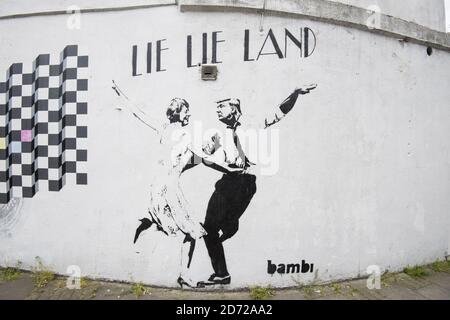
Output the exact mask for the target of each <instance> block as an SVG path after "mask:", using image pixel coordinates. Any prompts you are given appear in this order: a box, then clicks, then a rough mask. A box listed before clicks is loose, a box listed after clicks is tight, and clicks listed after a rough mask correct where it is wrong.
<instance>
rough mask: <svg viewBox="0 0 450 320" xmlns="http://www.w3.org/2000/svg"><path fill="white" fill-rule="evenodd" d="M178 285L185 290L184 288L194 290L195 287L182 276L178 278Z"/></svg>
mask: <svg viewBox="0 0 450 320" xmlns="http://www.w3.org/2000/svg"><path fill="white" fill-rule="evenodd" d="M177 283H178V284H179V285H180V287H181V288H183V286H186V287H189V288H193V286H192V285H191V284H190V283H189V282H187V281H186V280H184V279H183V278H182V277H181V276H179V277H178V279H177Z"/></svg>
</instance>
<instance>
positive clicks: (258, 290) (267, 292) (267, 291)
mask: <svg viewBox="0 0 450 320" xmlns="http://www.w3.org/2000/svg"><path fill="white" fill-rule="evenodd" d="M274 295H275V292H274V291H273V290H272V288H270V287H266V288H264V287H255V288H251V289H250V297H251V298H252V299H254V300H266V299H269V298H271V297H273V296H274Z"/></svg>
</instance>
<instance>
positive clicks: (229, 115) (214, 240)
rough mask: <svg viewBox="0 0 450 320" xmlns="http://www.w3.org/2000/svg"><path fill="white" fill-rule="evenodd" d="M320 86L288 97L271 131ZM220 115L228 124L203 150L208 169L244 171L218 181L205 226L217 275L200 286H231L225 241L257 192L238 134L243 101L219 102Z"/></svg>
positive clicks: (207, 243) (206, 242)
mask: <svg viewBox="0 0 450 320" xmlns="http://www.w3.org/2000/svg"><path fill="white" fill-rule="evenodd" d="M315 87H316V85H309V86H304V87H301V88H298V89H296V90H294V92H293V93H292V94H291V95H290V96H289V97H288V98H286V99H285V100H284V101H283V102H282V103H281V104H280V106H279V108H278V109H277V110H276V112H275V114H274V117H273V118H272V119H271V120H270V121H268V120H267V118H266V120H265V123H264V128H267V127H269V126H271V125H273V124H275V123H277V122H279V121H280V120H281V119H282V118H283V117H284V116H285V115H286V114H287V113H288V112H289V111H290V110H291V109H292V108H293V107H294V105H295V103H296V101H297V98H298V96H299V95H300V94H306V93H309V92H310V91H311V90H313V89H314V88H315ZM216 112H217V116H218V118H219V120H220V121H221V122H222V123H224V124H225V125H226V131H225V135H224V136H220V135H219V134H216V135H214V136H213V137H212V138H211V140H210V141H209V143H208V144H206V145H205V146H204V147H203V151H204V152H205V153H207V154H211V158H210V159H211V160H212V159H213V160H214V163H213V164H211V163H209V162H208V161H205V160H203V163H204V164H205V165H207V166H211V165H215V164H217V163H222V164H223V165H222V166H223V167H226V166H228V167H229V168H232V169H236V168H241V169H242V170H239V171H233V172H225V173H224V175H223V176H222V178H221V179H220V180H219V181H217V183H216V185H215V190H214V193H213V194H212V196H211V198H210V200H209V202H208V208H207V210H206V217H205V222H204V224H203V227H204V228H205V230H206V232H207V235H206V236H204V241H205V244H206V248H207V250H208V254H209V257H210V259H211V265H212V267H213V270H214V273H213V274H212V275H211V276H210V277H209V279H208V280H207V281H201V282H199V283H198V287H204V286H207V285H215V284H229V283H230V282H231V276H230V274H229V272H228V269H227V264H226V259H225V252H224V248H223V242H224V241H225V240H227V239H229V238H231V237H232V236H234V235H235V234H236V232H237V231H238V229H239V218H240V217H241V216H242V214H243V213H244V211H245V210H246V209H247V207H248V205H249V204H250V201H251V199H252V198H253V195H254V194H255V193H256V176H255V175H253V174H251V173H250V167H251V165H253V163H252V162H251V161H250V160H249V159H248V157H247V156H246V155H245V153H244V151H243V149H242V146H241V142H240V140H239V136H238V134H237V132H236V129H237V127H238V126H239V125H240V122H239V118H240V117H241V115H242V112H241V105H240V101H239V99H235V98H232V99H225V100H221V101H218V102H217V111H216Z"/></svg>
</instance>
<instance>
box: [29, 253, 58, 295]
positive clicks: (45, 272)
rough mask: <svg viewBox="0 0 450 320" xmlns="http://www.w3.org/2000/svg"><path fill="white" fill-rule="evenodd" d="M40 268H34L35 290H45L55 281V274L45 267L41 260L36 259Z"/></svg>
mask: <svg viewBox="0 0 450 320" xmlns="http://www.w3.org/2000/svg"><path fill="white" fill-rule="evenodd" d="M36 262H37V264H38V266H37V267H36V268H33V285H34V287H35V288H44V287H45V286H47V284H48V283H49V282H50V281H52V280H54V279H55V273H54V272H52V271H50V270H49V269H47V268H45V267H44V264H43V263H42V260H41V258H39V257H36Z"/></svg>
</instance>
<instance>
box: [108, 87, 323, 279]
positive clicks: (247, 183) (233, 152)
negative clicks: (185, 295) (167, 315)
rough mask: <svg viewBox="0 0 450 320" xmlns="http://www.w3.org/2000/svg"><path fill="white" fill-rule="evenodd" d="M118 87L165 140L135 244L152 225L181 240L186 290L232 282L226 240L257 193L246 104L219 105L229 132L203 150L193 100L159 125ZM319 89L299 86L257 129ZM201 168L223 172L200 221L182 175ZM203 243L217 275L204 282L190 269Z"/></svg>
mask: <svg viewBox="0 0 450 320" xmlns="http://www.w3.org/2000/svg"><path fill="white" fill-rule="evenodd" d="M112 88H113V90H114V91H115V93H116V94H117V96H118V97H119V98H120V107H122V108H124V109H126V110H128V111H129V112H131V113H132V114H133V116H134V117H135V118H136V119H137V120H138V121H139V122H141V123H142V124H143V125H145V126H147V127H148V128H150V129H151V130H152V131H154V132H155V134H156V135H158V137H159V140H158V141H159V146H158V148H157V155H158V159H157V164H158V170H156V172H155V174H154V176H153V178H152V180H151V181H149V184H150V185H149V193H148V196H149V203H148V212H147V215H146V216H145V217H143V218H142V219H140V224H139V226H138V227H137V229H136V231H135V235H134V243H136V241H137V240H138V238H139V236H140V234H141V233H142V232H143V231H144V230H147V229H149V228H152V227H153V229H154V230H155V231H159V232H162V233H164V234H165V235H167V236H175V237H178V238H179V239H180V247H181V269H180V271H179V276H178V279H177V283H178V284H179V285H180V286H181V287H183V286H187V287H191V288H201V287H205V286H214V285H226V284H230V282H231V275H230V273H229V271H228V268H227V263H226V258H225V251H224V247H223V242H224V241H226V240H228V239H230V238H231V237H233V236H234V235H235V234H236V232H237V231H238V229H239V219H240V217H241V216H242V214H243V213H244V212H245V210H246V209H247V207H248V205H249V204H250V202H251V200H252V198H253V196H254V195H255V193H256V190H257V188H256V176H255V175H254V174H253V173H252V170H253V169H252V167H253V166H254V165H255V163H254V162H253V161H252V159H249V157H248V154H247V153H246V152H245V151H244V149H243V148H242V144H241V140H240V138H239V126H240V125H241V122H240V119H241V116H242V114H243V113H242V106H241V103H240V100H239V99H237V98H227V99H222V100H219V101H217V102H216V104H215V109H216V110H215V111H216V114H217V119H218V120H219V121H220V123H222V126H225V128H224V130H217V131H216V132H215V133H214V134H211V135H210V136H208V137H207V139H206V141H203V143H202V145H201V146H196V145H195V144H194V143H193V142H192V140H191V139H190V136H189V134H187V132H186V131H185V130H183V128H184V127H186V126H188V125H189V123H190V117H191V113H190V108H191V106H190V105H189V103H188V101H186V100H185V99H182V98H173V99H171V100H170V101H169V104H168V106H167V107H166V108H165V121H164V122H163V123H154V119H152V118H151V117H149V115H148V114H147V113H146V112H144V109H143V108H141V107H139V106H138V105H137V104H135V103H134V102H133V101H132V100H131V99H130V98H129V97H128V96H127V95H126V94H125V93H124V92H123V91H122V89H121V88H120V87H119V86H118V84H117V83H116V82H114V81H113V86H112ZM315 88H316V85H315V84H312V85H305V86H301V87H299V88H296V89H295V90H294V91H293V92H292V93H291V94H290V95H289V96H288V97H287V98H286V99H285V100H284V101H283V102H282V103H281V104H279V105H278V106H276V108H275V109H274V111H273V114H272V115H271V116H270V117H265V118H264V120H263V121H261V122H260V123H258V124H257V126H259V127H260V128H262V129H267V128H269V127H271V126H272V125H274V124H276V123H278V122H279V121H280V120H281V119H283V118H284V117H285V116H286V115H287V114H288V113H289V112H290V111H291V110H292V109H293V107H294V106H295V104H296V102H297V99H298V96H299V95H304V94H307V93H309V92H310V91H311V90H313V89H315ZM199 164H203V165H205V166H206V167H208V168H211V169H212V170H216V171H219V172H221V173H223V176H222V177H221V178H220V179H219V180H218V181H217V182H216V184H215V186H214V191H213V193H212V195H211V197H210V199H209V201H208V205H207V210H206V214H205V218H204V221H198V220H197V219H196V218H195V215H194V214H193V212H192V208H191V206H190V204H189V201H188V200H187V199H186V197H185V195H184V193H183V190H182V188H181V185H180V178H181V175H182V174H183V173H184V172H185V171H186V170H189V169H192V168H193V167H195V166H197V165H199ZM199 239H203V240H204V243H205V245H206V249H207V251H208V255H209V257H210V260H211V266H212V269H213V273H212V274H211V275H210V276H209V277H208V278H207V279H205V280H203V281H199V282H194V281H193V280H192V277H191V270H190V267H191V262H192V259H193V254H194V251H195V247H196V244H197V241H198V240H199Z"/></svg>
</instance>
